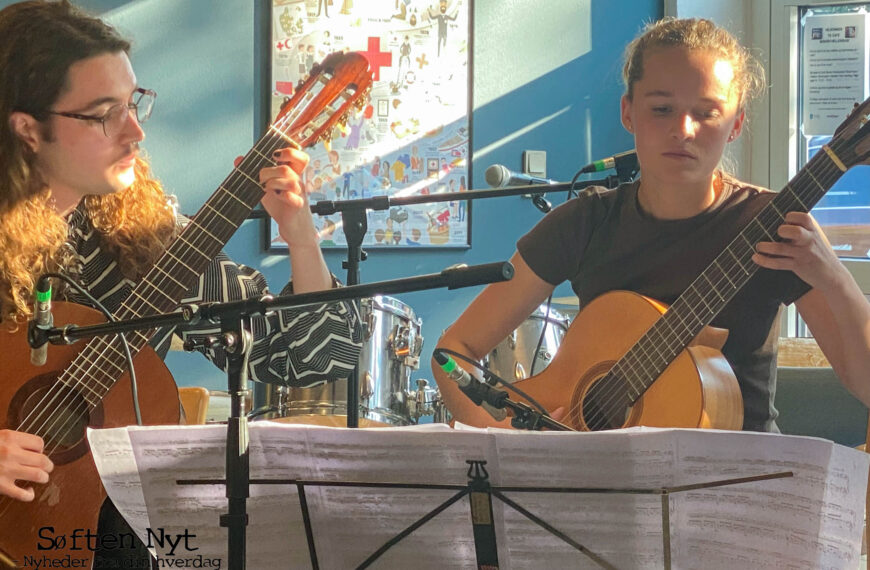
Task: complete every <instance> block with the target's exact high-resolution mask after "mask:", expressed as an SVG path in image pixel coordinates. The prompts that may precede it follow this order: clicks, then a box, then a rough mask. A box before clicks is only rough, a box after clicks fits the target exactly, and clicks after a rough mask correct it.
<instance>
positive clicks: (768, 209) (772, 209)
mask: <svg viewBox="0 0 870 570" xmlns="http://www.w3.org/2000/svg"><path fill="white" fill-rule="evenodd" d="M820 170H824V168H822V169H820ZM805 172H807V173H808V174H809V175H810V176H811V177H812V169H808V170H806V171H805ZM819 174H820V176H822V178H823V179H824V178H826V176H825V174H824V173H822V172H820V173H819ZM834 174H837V172H836V171H834ZM796 180H797V178H796ZM814 180H815V179H814ZM816 184H817V185H819V186H822V185H821V183H819V182H818V181H817V180H816ZM822 188H823V189H824V187H822ZM786 190H790V191H791V192H789V193H786V194H785V195H786V197H788V198H789V199H791V201H792V206H794V205H795V204H794V202H795V201H797V203H798V205H801V206H803V204H804V203H803V202H801V201H800V199H799V198H798V197H797V194H796V193H795V192H794V191H793V190H792V189H791V187H790V186H787V187H786ZM823 193H824V192H823ZM788 209H797V208H792V207H790V208H788ZM771 213H774V216H775V220H779V221H782V219H783V216H782V215H781V213H780V212H779V211H778V210H777V209H776V206H775V205H773V201H771V203H770V204H769V205H768V206H766V207H765V208H764V209H762V211H761V212H760V213H759V214H758V216H757V218H759V219H760V218H762V217H765V216H767V215H769V214H771ZM750 223H751V222H750ZM748 228H749V226H747V228H746V229H748ZM762 231H763V227H762ZM739 237H740V236H738V238H739ZM735 241H736V240H735ZM757 241H760V237H759V239H758V240H757ZM733 243H734V242H732V244H733ZM729 248H730V246H729ZM753 251H754V248H753ZM723 253H724V252H723ZM749 255H750V256H751V251H750V252H749ZM735 261H737V258H736V257H735ZM746 262H748V263H750V264H751V263H752V262H751V259H748V258H745V259H744V263H746ZM738 265H739V262H738ZM752 265H754V264H752ZM733 269H734V265H733V264H730V266H729V267H728V268H727V270H726V272H725V273H723V277H725V279H726V280H727V279H728V274H727V272H729V271H731V270H733ZM741 270H742V271H744V272H746V270H745V269H744V268H743V267H742V266H741ZM753 273H754V268H753ZM711 284H712V282H711ZM724 284H725V283H724V282H721V281H720V283H719V285H724ZM693 286H694V284H693ZM690 289H691V287H690ZM687 291H688V290H687ZM699 298H700V299H701V300H702V301H704V298H703V297H701V296H699ZM729 300H730V299H729ZM726 302H727V301H726ZM674 305H675V306H676V305H677V303H676V302H675V303H674ZM705 305H706V302H705ZM708 310H709V307H708ZM693 315H696V313H695V312H694V311H693ZM664 319H665V315H662V320H663V321H664V322H665V323H666V324H668V326H669V327H670V324H669V323H668V322H667V321H665V320H664ZM683 324H684V325H685V322H683ZM649 332H656V331H654V330H652V329H651V330H650V331H649ZM672 332H673V329H672ZM649 337H651V335H649V334H648V335H645V336H644V337H642V338H641V340H640V341H638V343H637V344H636V345H635V347H633V348H632V351H630V353H631V354H626V355H625V357H624V359H623V360H624V362H623V364H625V363H628V366H629V369H628V370H627V371H625V372H635V368H636V363H631V362H630V361H631V357H632V356H635V354H633V353H635V352H637V349H636V348H639V349H641V351H642V352H644V353H645V355H646V354H647V350H646V348H644V347H643V346H638V345H641V344H642V342H643V341H644V339H648V338H649ZM678 340H679V339H678ZM684 340H686V339H684ZM688 340H689V341H690V340H691V338H689V339H688ZM654 346H655V345H654ZM668 348H670V347H668ZM678 348H680V349H682V348H684V346H678ZM671 350H672V351H673V349H671ZM677 352H679V351H677ZM638 362H639V364H640V365H641V367H642V366H643V361H642V360H639V361H638ZM619 365H620V363H619V362H618V363H617V365H615V366H614V367H613V369H616V367H617V366H619ZM613 369H612V370H613ZM602 380H603V379H602ZM626 380H628V381H629V382H630V383H632V385H633V382H632V381H631V378H626ZM633 387H634V386H633ZM635 390H636V391H637V389H636V388H635ZM614 392H615V390H614ZM638 393H640V392H638ZM624 395H625V394H624V393H622V394H615V393H612V394H609V395H608V396H610V397H609V398H608V402H607V404H608V405H609V404H612V402H613V401H614V398H618V399H622V397H623V396H624ZM577 409H578V406H576V405H575V406H574V407H572V408H571V412H576V410H577ZM600 415H601V414H598V415H597V416H598V417H596V418H593V419H596V420H600V419H601V418H600ZM605 422H606V418H605ZM589 423H592V422H589Z"/></svg>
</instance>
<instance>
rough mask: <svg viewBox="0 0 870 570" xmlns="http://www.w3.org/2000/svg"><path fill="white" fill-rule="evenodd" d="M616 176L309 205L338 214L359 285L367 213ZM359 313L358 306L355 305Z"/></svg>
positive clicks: (355, 388) (610, 181)
mask: <svg viewBox="0 0 870 570" xmlns="http://www.w3.org/2000/svg"><path fill="white" fill-rule="evenodd" d="M618 181H619V177H618V176H608V177H606V178H604V179H600V180H584V181H583V182H577V183H573V184H572V183H570V182H563V183H559V184H531V185H526V186H512V187H510V188H503V189H487V190H469V191H467V192H445V193H440V194H427V195H417V196H402V197H399V198H391V197H390V196H374V197H372V198H362V199H358V200H341V201H333V200H321V201H319V202H317V203H315V204H312V205H311V212H312V213H313V214H317V215H319V216H328V215H330V214H335V213H336V212H341V220H342V226H341V227H342V230H343V231H344V236H345V240H346V241H347V260H345V261H344V262H343V263H342V267H343V268H344V269H346V270H347V279H346V284H347V285H351V286H353V285H358V284H359V282H360V271H359V264H360V262H361V261H365V259H366V257H367V255H366V252H365V251H363V249H362V242H363V239H364V238H365V235H366V231H367V230H368V219H367V217H366V213H367V211H368V210H389V209H390V208H392V207H398V206H413V205H417V204H431V203H434V202H452V201H463V200H478V199H482V198H501V197H503V196H521V195H523V194H529V193H532V191H534V193H535V194H539V195H540V194H545V193H548V192H567V191H569V190H579V189H582V188H585V187H587V186H592V185H595V184H605V185H607V186H608V187H609V186H611V185H615V184H616V183H618ZM357 308H358V309H359V305H357ZM358 426H359V365H357V367H356V368H354V370H353V372H352V373H351V374H350V376H349V377H348V379H347V427H354V428H355V427H358Z"/></svg>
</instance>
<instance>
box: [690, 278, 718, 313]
mask: <svg viewBox="0 0 870 570" xmlns="http://www.w3.org/2000/svg"><path fill="white" fill-rule="evenodd" d="M696 281H697V280H696ZM689 289H690V290H691V291H693V292H694V293H695V296H696V297H698V299H700V300H701V302H702V303H704V306H705V307H706V308H707V312H708V313H712V312H713V309H712V307H710V304H709V303H707V299H706V298H705V297H704V295H702V294H701V293H700V292H699V291H698V290H697V289H696V288H695V283H692V284H691V285H689Z"/></svg>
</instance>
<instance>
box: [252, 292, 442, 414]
mask: <svg viewBox="0 0 870 570" xmlns="http://www.w3.org/2000/svg"><path fill="white" fill-rule="evenodd" d="M360 316H361V317H362V319H363V333H364V337H363V346H362V350H361V352H360V360H359V376H358V377H359V391H360V395H359V406H360V411H359V420H360V421H359V425H360V427H365V426H372V425H382V426H383V425H408V424H410V423H414V422H415V421H416V419H417V418H418V417H419V408H420V403H421V402H423V401H426V400H430V398H431V397H432V395H430V394H429V392H430V391H431V388H426V387H425V385H424V386H420V387H419V390H413V391H412V390H411V371H412V370H416V369H417V368H419V367H420V351H421V350H422V349H423V337H422V336H421V334H420V326H421V321H420V319H418V318H417V317H416V315H415V314H414V311H413V310H412V309H411V307H409V306H408V305H406V304H405V303H403V302H402V301H399V300H398V299H394V298H392V297H386V296H376V297H372V298H368V299H362V300H361V301H360ZM418 391H421V393H420V394H419V395H418V393H417V392H418ZM415 416H416V417H415ZM252 418H255V419H270V420H275V421H282V422H290V423H314V424H320V425H336V426H345V425H347V380H337V381H334V382H327V383H324V384H320V385H319V386H314V387H311V388H289V387H280V386H275V385H272V384H261V383H254V412H253V413H252Z"/></svg>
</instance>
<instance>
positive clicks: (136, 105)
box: [48, 87, 157, 138]
mask: <svg viewBox="0 0 870 570" xmlns="http://www.w3.org/2000/svg"><path fill="white" fill-rule="evenodd" d="M133 97H134V100H133V101H131V102H130V103H118V104H117V105H113V106H111V107H109V110H108V111H106V112H105V113H103V115H102V116H95V115H82V114H80V113H67V112H62V111H48V114H49V115H59V116H61V117H69V118H70V119H78V120H80V121H99V122H100V123H102V125H103V134H105V135H106V136H107V137H109V138H112V137H114V136H115V135H117V134H118V133H120V132H121V130H122V129H123V128H124V123H126V122H127V116H128V115H129V113H130V111H134V112H135V113H136V120H137V121H139V124H140V125H141V124H142V123H144V122H145V121H147V120H148V117H150V116H151V111H152V110H153V109H154V100H155V99H157V93H156V92H155V91H152V90H150V89H142V88H141V87H139V88H137V89H136V91H134V92H133Z"/></svg>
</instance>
